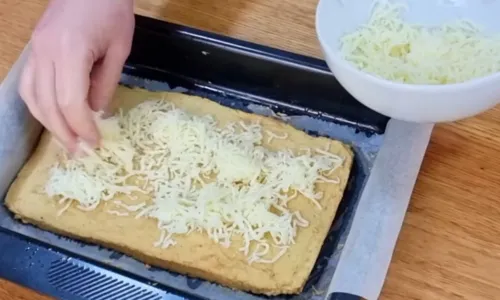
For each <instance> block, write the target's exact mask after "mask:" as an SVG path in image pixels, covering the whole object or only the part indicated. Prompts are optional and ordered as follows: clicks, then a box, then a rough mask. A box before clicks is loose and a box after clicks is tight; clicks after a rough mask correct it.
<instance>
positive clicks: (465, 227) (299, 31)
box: [0, 0, 500, 300]
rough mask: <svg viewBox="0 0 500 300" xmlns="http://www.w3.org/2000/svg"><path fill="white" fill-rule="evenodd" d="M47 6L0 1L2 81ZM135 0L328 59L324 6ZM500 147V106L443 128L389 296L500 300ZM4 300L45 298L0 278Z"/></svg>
mask: <svg viewBox="0 0 500 300" xmlns="http://www.w3.org/2000/svg"><path fill="white" fill-rule="evenodd" d="M96 1H97V0H96ZM46 2H47V1H46V0H23V1H16V0H0V80H2V79H3V78H4V77H5V75H6V74H7V72H8V70H9V68H10V67H11V65H12V64H13V63H14V61H15V60H16V59H17V56H18V55H19V53H20V51H21V49H22V48H23V46H24V45H25V44H26V42H27V41H28V39H29V36H30V32H31V30H32V28H33V27H34V25H35V23H36V21H37V19H38V18H39V16H40V14H41V13H42V11H43V9H44V7H45V5H46ZM136 2H137V10H136V11H137V13H139V14H143V15H148V16H153V17H157V18H161V19H165V20H168V21H172V22H176V23H181V24H185V25H189V26H193V27H197V28H200V29H204V30H209V31H213V32H217V33H222V34H226V35H231V36H233V37H236V38H240V39H244V40H249V41H253V42H257V43H261V44H265V45H269V46H273V47H277V48H281V49H285V50H290V51H294V52H298V53H302V54H307V55H311V56H320V50H319V47H318V43H317V41H316V37H315V30H314V11H315V6H316V2H317V0H301V1H296V0H170V1H166V0H136ZM499 97H500V95H499ZM471 101H474V99H471ZM499 147H500V108H497V109H493V110H491V111H489V112H487V113H485V114H483V115H481V116H479V117H476V118H473V119H469V120H466V121H462V122H458V123H455V124H449V125H439V126H437V127H436V129H435V131H434V134H433V136H432V140H431V143H430V146H429V149H428V153H427V155H426V158H425V161H424V164H423V166H422V171H421V174H420V176H419V179H418V182H417V185H416V188H415V192H414V194H413V198H412V201H411V205H410V208H409V211H408V214H407V215H406V219H405V224H404V226H403V229H402V232H401V235H400V238H399V241H398V244H397V248H396V252H395V255H394V258H393V261H392V264H391V267H390V270H389V274H388V278H387V281H386V284H385V287H384V290H383V293H382V297H381V298H382V299H425V300H431V299H467V300H468V299H471V300H479V299H500V201H499V200H500V154H497V151H498V150H499ZM0 251H1V250H0ZM0 267H1V266H0ZM0 299H1V300H18V299H30V300H39V299H47V298H46V297H44V296H41V295H39V294H37V293H35V292H33V291H30V290H27V289H25V288H22V287H19V286H17V285H14V284H12V283H9V282H5V281H0Z"/></svg>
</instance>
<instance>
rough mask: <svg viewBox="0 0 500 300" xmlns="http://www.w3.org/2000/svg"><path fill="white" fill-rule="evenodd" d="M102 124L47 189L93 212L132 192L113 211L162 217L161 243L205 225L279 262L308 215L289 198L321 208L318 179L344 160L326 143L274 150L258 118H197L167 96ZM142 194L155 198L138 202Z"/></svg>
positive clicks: (255, 255)
mask: <svg viewBox="0 0 500 300" xmlns="http://www.w3.org/2000/svg"><path fill="white" fill-rule="evenodd" d="M98 124H99V128H100V130H101V132H102V137H103V140H102V143H101V145H100V147H99V148H98V149H95V150H93V149H90V148H88V147H85V145H82V147H83V149H84V150H85V152H86V153H87V156H85V157H79V158H73V159H67V160H65V161H64V162H62V163H60V164H58V165H55V166H54V167H53V169H52V171H51V175H50V178H49V180H48V182H47V185H46V189H45V190H46V193H47V194H48V195H49V196H51V197H55V198H59V199H72V200H69V201H70V203H71V201H75V202H76V204H77V207H78V208H80V209H83V210H93V209H95V208H96V207H97V206H98V205H99V204H100V203H101V202H102V201H109V200H111V199H113V198H115V197H116V196H119V195H128V196H129V198H130V200H131V201H132V202H134V203H133V204H130V203H128V202H127V203H125V202H123V201H121V200H113V201H111V203H112V204H114V205H115V206H116V207H117V208H122V209H125V210H126V211H127V212H120V211H118V210H108V211H107V213H110V214H114V215H118V216H127V215H129V213H132V214H135V217H136V218H142V217H147V218H153V219H156V220H157V222H158V228H159V230H160V233H161V234H160V237H159V239H158V241H157V242H156V243H155V244H154V246H156V247H161V248H168V247H171V246H174V245H175V244H176V241H175V237H176V236H177V235H185V234H189V233H192V232H203V233H205V234H207V235H208V236H209V237H210V238H211V239H212V240H213V241H214V242H216V243H219V244H220V245H222V246H224V247H229V246H230V245H231V241H232V237H233V236H234V235H240V236H242V237H243V240H244V245H243V247H241V249H240V250H241V251H242V252H243V253H244V254H245V255H246V256H247V259H248V262H249V263H274V262H275V261H276V260H277V259H279V257H281V256H282V255H283V254H284V253H285V252H286V250H287V249H288V247H289V246H290V245H292V244H293V243H295V238H296V235H297V230H298V229H299V228H301V227H307V226H308V225H309V222H308V221H307V220H305V219H304V218H303V217H302V216H301V214H300V212H299V211H291V210H290V209H289V208H288V205H287V204H288V202H289V201H291V200H293V199H295V198H296V197H297V195H299V194H301V195H303V196H305V197H306V198H308V199H309V200H310V201H311V202H312V203H313V204H314V205H316V206H317V207H318V209H321V203H320V201H321V198H322V197H323V195H322V194H321V193H319V192H316V190H315V186H316V184H317V183H319V182H326V183H332V184H336V183H338V182H339V180H338V178H329V177H328V176H330V174H331V173H332V172H333V171H335V170H336V169H337V168H339V167H340V166H341V165H342V164H343V159H342V158H341V157H339V156H337V155H335V154H333V153H330V152H329V150H328V149H327V150H326V151H325V150H323V149H306V151H303V152H304V153H300V154H298V153H297V154H294V153H292V151H290V150H283V151H270V150H268V149H266V148H265V147H263V146H262V139H263V128H262V126H261V125H260V124H259V123H255V122H254V123H244V122H239V123H230V124H226V125H225V126H219V124H218V123H217V121H216V120H215V119H214V118H213V117H212V116H210V115H206V116H195V115H191V114H188V113H187V112H185V111H183V110H181V109H178V108H176V107H175V106H174V105H173V104H172V103H170V102H167V101H163V100H158V101H156V100H151V101H147V102H144V103H142V104H139V105H138V106H136V107H135V108H133V109H131V110H130V111H128V113H123V112H120V113H119V114H117V115H116V116H113V117H112V118H109V119H106V120H99V122H98ZM266 133H267V134H268V136H270V137H274V138H281V139H286V138H287V136H286V135H281V136H280V135H277V134H275V133H272V132H270V131H266ZM141 195H148V197H149V198H151V199H152V200H151V201H150V202H141V203H137V200H138V198H140V197H139V196H141ZM141 197H142V198H144V196H141ZM272 249H276V251H271V250H272Z"/></svg>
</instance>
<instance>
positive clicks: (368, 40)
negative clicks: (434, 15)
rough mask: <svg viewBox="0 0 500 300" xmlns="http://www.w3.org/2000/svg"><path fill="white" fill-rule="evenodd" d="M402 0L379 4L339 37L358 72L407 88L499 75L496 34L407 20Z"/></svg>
mask: <svg viewBox="0 0 500 300" xmlns="http://www.w3.org/2000/svg"><path fill="white" fill-rule="evenodd" d="M407 9H408V8H407V6H405V5H404V4H402V3H401V2H391V1H388V0H381V1H380V0H379V1H377V2H375V6H374V9H373V12H372V15H371V18H370V20H369V21H368V23H367V24H366V25H363V26H362V27H360V28H358V29H357V30H355V31H354V32H352V33H349V34H347V35H345V36H343V37H342V38H341V41H340V42H341V46H340V52H341V54H342V55H343V57H344V58H345V59H346V60H347V61H349V62H350V63H352V64H353V65H354V66H356V67H357V68H358V69H360V70H364V71H366V72H369V73H372V74H374V75H378V76H380V77H382V78H385V79H388V80H392V81H396V82H403V83H410V84H450V83H460V82H464V81H467V80H470V79H473V78H479V77H483V76H487V75H490V74H493V73H495V72H498V71H500V54H499V53H500V36H499V35H494V36H493V35H491V36H489V35H486V34H485V33H483V32H482V31H481V30H480V28H479V27H478V26H476V25H475V24H472V23H471V22H469V21H467V20H464V19H460V20H456V21H455V22H451V23H447V24H444V25H442V26H439V27H433V28H428V27H424V26H421V25H417V24H410V23H408V22H405V21H404V20H403V18H402V13H403V12H404V11H406V10H407Z"/></svg>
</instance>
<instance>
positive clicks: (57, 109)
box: [19, 0, 134, 153]
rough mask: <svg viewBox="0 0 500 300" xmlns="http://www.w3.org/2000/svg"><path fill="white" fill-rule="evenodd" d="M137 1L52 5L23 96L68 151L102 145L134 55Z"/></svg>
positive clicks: (63, 0) (58, 1) (35, 39)
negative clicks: (105, 122) (102, 119)
mask: <svg viewBox="0 0 500 300" xmlns="http://www.w3.org/2000/svg"><path fill="white" fill-rule="evenodd" d="M133 6H134V5H133V0H85V1H79V0H52V1H51V2H50V4H49V6H48V8H47V10H46V11H45V13H44V15H43V16H42V18H41V20H40V22H39V23H38V25H37V27H36V28H35V31H34V32H33V35H32V40H31V41H32V52H31V53H30V56H29V58H28V61H27V62H26V65H25V67H24V70H23V74H22V77H21V84H20V86H19V92H20V95H21V97H22V98H23V100H24V101H25V102H26V105H27V106H28V108H29V110H30V111H31V113H32V114H33V116H34V117H35V118H37V119H38V120H39V121H40V122H41V123H42V124H43V125H44V126H45V127H46V128H47V129H48V130H50V131H51V132H52V133H53V134H54V135H55V137H56V138H57V139H58V140H59V142H61V144H62V145H63V146H65V147H66V149H67V150H68V151H69V152H71V153H72V152H74V151H76V150H77V149H76V147H77V142H78V139H81V140H82V141H84V142H86V143H87V144H89V145H90V146H97V145H98V143H99V139H100V136H99V132H98V129H97V127H96V124H95V121H94V114H93V111H99V110H103V109H105V108H106V106H107V105H108V104H109V101H110V100H111V97H112V96H113V93H114V90H115V88H116V85H117V84H118V81H119V79H120V74H121V71H122V68H123V64H124V63H125V60H126V58H127V57H128V55H129V53H130V48H131V44H132V35H133V31H134V7H133Z"/></svg>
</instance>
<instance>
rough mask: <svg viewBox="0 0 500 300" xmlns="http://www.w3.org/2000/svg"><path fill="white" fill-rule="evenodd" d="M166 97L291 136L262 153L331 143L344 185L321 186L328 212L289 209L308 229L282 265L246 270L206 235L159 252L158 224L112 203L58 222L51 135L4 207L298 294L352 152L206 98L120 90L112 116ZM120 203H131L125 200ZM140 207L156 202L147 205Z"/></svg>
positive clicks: (89, 236)
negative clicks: (48, 185)
mask: <svg viewBox="0 0 500 300" xmlns="http://www.w3.org/2000/svg"><path fill="white" fill-rule="evenodd" d="M161 98H163V99H165V100H167V101H171V102H173V103H175V105H176V106H177V107H179V108H182V109H184V110H186V111H188V112H190V113H193V114H197V115H205V114H211V115H213V116H215V118H216V119H217V120H218V121H219V123H220V124H225V123H227V122H235V121H240V120H243V121H247V122H248V121H254V120H258V121H259V122H260V123H261V124H262V126H263V128H264V129H265V130H270V131H272V132H274V133H276V134H278V135H280V134H282V133H287V134H288V138H287V139H286V140H279V139H273V140H272V141H271V142H270V143H267V137H266V135H265V134H264V143H265V146H266V147H268V148H270V149H275V150H277V149H283V148H289V149H292V150H293V151H294V152H295V151H298V150H300V149H301V148H304V147H310V148H322V149H325V148H326V147H327V145H328V144H330V148H329V149H330V152H332V153H335V154H338V155H340V156H341V157H344V158H345V163H344V165H343V166H342V167H341V168H339V169H337V170H336V172H334V174H332V176H331V177H338V178H339V179H340V184H326V183H321V184H318V185H317V189H318V191H322V192H323V193H324V197H323V199H322V200H320V203H321V205H322V206H323V209H321V210H320V209H318V208H317V207H316V206H315V205H314V204H313V203H312V202H311V201H310V200H308V199H306V198H304V197H298V198H296V199H294V200H292V201H291V202H290V203H289V207H290V208H291V209H298V210H300V212H301V214H302V216H303V217H304V218H305V219H306V220H308V221H309V222H310V225H309V227H307V228H301V229H299V231H298V234H297V238H296V243H295V244H294V245H292V246H291V247H290V248H289V249H288V251H287V252H286V254H285V255H283V256H282V257H281V258H280V259H279V260H278V261H277V262H275V263H274V264H260V263H253V264H252V265H249V264H248V262H247V258H246V257H245V256H244V254H243V253H241V252H240V251H238V249H239V248H240V247H241V245H242V243H241V240H240V239H238V238H235V239H233V243H232V245H231V246H230V247H229V248H224V247H222V246H221V245H219V244H216V243H214V242H213V241H211V240H210V239H209V238H208V237H207V236H206V235H204V234H202V233H196V232H193V233H191V234H190V235H186V236H175V237H174V238H175V240H176V241H177V245H176V246H173V247H170V248H168V249H160V248H157V247H154V246H153V243H154V242H156V241H157V240H158V238H159V235H160V232H159V230H158V229H157V224H156V221H155V220H153V219H145V218H140V219H135V218H134V217H133V216H132V215H131V216H116V215H111V214H109V213H108V212H107V211H108V210H109V209H113V210H116V206H115V205H114V204H112V201H110V202H106V203H104V204H101V205H99V206H98V208H97V209H96V210H94V211H90V212H85V211H81V210H79V209H77V208H76V205H75V204H73V205H72V206H71V207H70V208H69V209H68V210H67V211H66V212H65V213H63V214H62V215H60V216H59V217H58V216H57V212H58V211H59V210H60V209H61V208H62V206H61V205H59V204H58V203H57V201H54V200H53V199H51V198H49V197H48V196H46V195H45V194H44V193H43V186H44V185H45V182H46V181H47V179H48V174H49V173H48V171H49V169H50V168H51V167H52V166H53V165H54V163H55V162H56V161H57V160H58V159H60V158H61V151H60V149H59V147H58V146H57V145H56V143H55V142H54V141H53V139H52V137H51V136H50V134H48V133H47V132H45V133H44V134H43V135H42V138H41V140H40V142H39V145H38V147H37V148H36V150H35V152H34V154H33V155H32V157H31V158H30V159H29V161H28V162H27V163H26V165H25V166H24V167H23V169H22V170H21V172H20V173H19V174H18V177H17V178H16V180H15V181H14V183H13V184H12V185H11V187H10V190H9V192H8V194H7V198H6V205H7V207H8V208H9V209H10V210H11V211H12V212H13V213H14V214H15V215H16V217H17V218H20V219H21V220H22V221H24V222H26V223H31V224H34V225H36V226H39V227H41V228H43V229H45V230H49V231H52V232H55V233H58V234H61V235H65V236H69V237H72V238H75V239H79V240H84V241H87V242H91V243H95V244H100V245H103V246H105V247H108V248H112V249H115V250H117V251H120V252H122V253H125V254H127V255H130V256H132V257H134V258H136V259H138V260H140V261H142V262H144V263H146V264H149V265H154V266H158V267H162V268H165V269H168V270H171V271H174V272H178V273H182V274H188V275H190V276H194V277H200V278H203V279H206V280H209V281H212V282H217V283H219V284H222V285H225V286H228V287H230V288H234V289H239V290H245V291H251V292H254V293H259V294H267V295H277V294H296V293H300V292H301V291H302V289H303V287H304V284H305V283H306V280H307V278H308V277H309V273H310V272H311V270H312V268H313V266H314V263H315V261H316V259H317V257H318V254H319V251H320V249H321V247H322V244H323V241H324V239H325V237H326V235H327V233H328V230H329V228H330V226H331V224H332V221H333V219H334V217H335V213H336V211H337V208H338V205H339V202H340V200H341V198H342V195H343V193H344V189H345V187H346V184H347V180H348V178H349V172H350V169H351V165H352V160H353V154H352V151H351V150H350V148H349V147H348V146H346V145H344V144H342V143H341V142H338V141H334V140H330V139H327V138H322V137H312V136H309V135H307V134H306V133H304V132H302V131H299V130H296V129H294V128H293V127H291V126H289V125H287V124H285V123H283V122H280V121H278V120H275V119H272V118H268V117H262V116H258V115H255V114H249V113H245V112H242V111H239V110H234V109H230V108H227V107H224V106H221V105H219V104H217V103H215V102H213V101H210V100H207V99H202V98H199V97H195V96H188V95H183V94H179V93H169V92H163V93H158V92H149V91H146V90H141V89H130V88H126V87H119V88H118V89H117V91H116V93H115V97H114V101H113V103H112V109H113V110H116V109H117V108H118V107H121V108H122V109H124V110H127V109H130V108H132V107H134V106H136V105H137V104H139V103H140V102H142V101H145V100H149V99H161ZM120 200H122V201H123V202H126V203H130V204H133V202H130V200H129V199H128V198H125V197H124V198H123V199H120ZM142 200H146V201H151V200H150V199H144V198H143V199H142ZM142 200H141V201H142ZM275 253H276V252H275Z"/></svg>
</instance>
